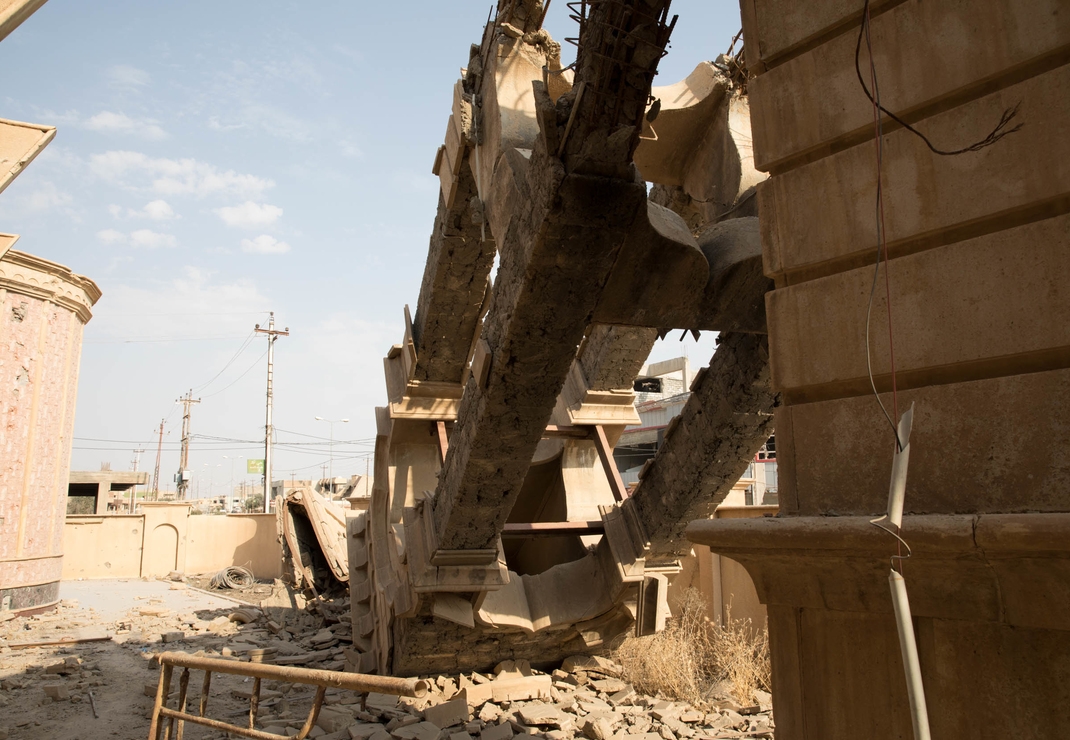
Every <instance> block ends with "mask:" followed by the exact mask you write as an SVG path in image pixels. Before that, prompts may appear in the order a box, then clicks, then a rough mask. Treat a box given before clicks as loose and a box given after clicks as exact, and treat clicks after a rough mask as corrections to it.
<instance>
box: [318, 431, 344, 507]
mask: <svg viewBox="0 0 1070 740" xmlns="http://www.w3.org/2000/svg"><path fill="white" fill-rule="evenodd" d="M316 421H325V422H327V423H328V424H330V425H331V443H330V446H329V447H328V450H329V451H330V468H329V470H330V473H329V474H328V478H327V480H329V481H330V483H329V484H328V485H330V487H331V495H332V496H333V495H334V425H335V424H348V423H349V419H324V418H323V417H322V416H317V417H316Z"/></svg>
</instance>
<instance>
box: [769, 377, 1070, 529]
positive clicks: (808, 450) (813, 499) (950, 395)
mask: <svg viewBox="0 0 1070 740" xmlns="http://www.w3.org/2000/svg"><path fill="white" fill-rule="evenodd" d="M1068 384H1070V370H1065V369H1064V370H1049V371H1047V372H1036V373H1028V374H1023V375H1013V376H1009V377H1000V378H987V379H984V380H976V381H971V382H957V383H953V384H950V385H926V386H923V387H920V388H916V389H912V390H900V391H899V407H900V409H901V410H902V409H905V408H907V407H908V406H909V405H910V404H912V403H913V404H915V408H914V419H915V421H916V424H915V428H914V431H913V432H912V434H911V441H912V445H911V448H912V451H911V457H910V476H911V477H910V491H909V496H908V498H907V510H908V511H919V512H920V511H925V512H931V513H940V514H952V513H955V512H981V511H1006V512H1011V511H1065V510H1066V498H1065V495H1066V491H1067V490H1070V460H1068V459H1067V457H1066V456H1065V455H1064V454H1063V452H1062V451H1063V450H1066V449H1068V448H1070V429H1068V428H1067V425H1066V423H1065V420H1066V419H1067V418H1068V417H1070V402H1068V401H1067V399H1066V397H1065V396H1064V395H1063V392H1062V391H1063V390H1064V389H1065V388H1066V387H1067V385H1068ZM881 400H882V401H883V402H884V404H885V405H886V406H887V407H888V408H889V409H890V408H892V394H891V393H890V392H887V393H883V394H881ZM977 409H984V410H985V413H984V414H978V413H976V410H977ZM1017 415H1021V416H1022V417H1023V418H1025V419H1028V420H1029V423H1028V424H1027V425H1024V426H1023V427H1022V428H1020V429H1018V430H1016V431H1015V432H1014V433H1013V434H1008V433H1007V429H1006V427H1005V426H1004V425H1002V424H999V423H994V421H993V420H998V419H1010V418H1014V417H1015V416H1017ZM776 422H777V424H776V426H777V463H778V465H779V468H780V475H779V482H780V506H781V510H782V511H784V512H792V513H795V512H797V513H799V514H806V515H818V514H822V513H830V514H831V513H836V514H840V515H848V514H858V515H862V514H873V515H876V514H880V513H884V510H885V507H886V506H887V503H888V491H887V484H888V480H889V476H890V475H891V464H892V459H891V458H892V456H891V450H890V444H889V440H888V433H887V422H886V421H884V416H883V415H882V414H881V410H880V408H879V407H878V406H877V404H876V403H875V402H874V401H873V397H872V396H858V397H855V398H846V399H834V400H827V401H820V402H814V403H802V404H794V405H791V406H784V407H782V408H779V409H777V420H776ZM881 422H884V424H883V425H882V423H881ZM829 460H839V462H838V463H837V464H835V465H833V464H829V462H828V461H829Z"/></svg>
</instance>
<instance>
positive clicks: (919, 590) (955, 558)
mask: <svg viewBox="0 0 1070 740" xmlns="http://www.w3.org/2000/svg"><path fill="white" fill-rule="evenodd" d="M1004 533H1006V534H1004ZM903 536H904V539H906V541H907V542H908V543H909V544H910V546H911V549H912V551H913V554H912V557H911V558H910V559H909V560H907V561H906V565H905V568H906V573H907V581H908V583H909V587H910V603H911V608H912V610H913V613H914V616H915V617H941V618H947V619H962V620H969V621H982V622H998V623H1003V624H1008V625H1013V626H1018V627H1033V628H1040V629H1053V630H1070V617H1068V616H1067V615H1068V614H1070V514H1068V513H1061V514H984V515H980V516H969V515H962V516H907V517H904V519H903ZM687 537H688V538H689V539H690V540H691V541H692V542H696V543H698V544H702V545H706V546H708V547H709V548H710V549H711V550H712V551H714V552H717V553H719V554H722V555H727V556H728V557H731V558H732V559H734V560H738V561H739V562H740V563H742V564H743V566H744V567H746V569H747V571H748V572H749V573H750V575H751V577H752V578H753V579H754V585H755V588H756V589H757V591H758V595H759V597H760V598H761V600H762V602H763V603H765V604H769V605H774V604H775V605H779V606H792V607H802V608H811V609H822V610H831V611H848V612H876V613H882V614H890V613H891V612H892V603H891V597H890V595H889V590H888V572H889V570H890V567H891V566H890V557H891V556H892V555H895V553H896V540H895V539H894V538H893V537H891V536H890V535H889V534H887V533H886V532H883V531H881V530H880V529H878V528H877V527H875V526H873V525H872V524H870V521H869V518H868V517H786V518H775V519H774V518H762V519H713V520H701V521H695V522H692V523H691V524H690V525H689V526H688V528H687ZM1038 594H1044V598H1042V599H1041V598H1037V596H1038Z"/></svg>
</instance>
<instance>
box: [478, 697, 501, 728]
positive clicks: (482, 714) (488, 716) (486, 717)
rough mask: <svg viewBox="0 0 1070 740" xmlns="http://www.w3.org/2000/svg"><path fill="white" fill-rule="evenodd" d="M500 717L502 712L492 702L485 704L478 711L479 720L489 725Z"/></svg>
mask: <svg viewBox="0 0 1070 740" xmlns="http://www.w3.org/2000/svg"><path fill="white" fill-rule="evenodd" d="M501 716H502V710H501V709H500V708H499V707H498V705H497V704H495V703H494V702H489V701H488V702H487V703H486V704H484V705H483V708H482V709H480V710H479V718H480V719H481V720H483V721H484V722H486V723H488V724H489V723H491V722H493V721H495V720H496V719H498V717H501Z"/></svg>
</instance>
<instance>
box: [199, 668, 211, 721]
mask: <svg viewBox="0 0 1070 740" xmlns="http://www.w3.org/2000/svg"><path fill="white" fill-rule="evenodd" d="M211 688H212V672H211V671H205V672H204V683H202V684H201V702H200V707H199V709H200V715H201V716H202V717H203V716H204V713H205V712H206V711H208V691H209V689H211Z"/></svg>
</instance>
